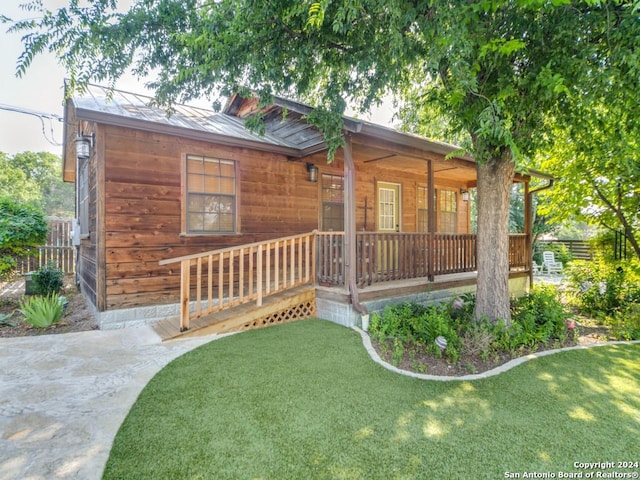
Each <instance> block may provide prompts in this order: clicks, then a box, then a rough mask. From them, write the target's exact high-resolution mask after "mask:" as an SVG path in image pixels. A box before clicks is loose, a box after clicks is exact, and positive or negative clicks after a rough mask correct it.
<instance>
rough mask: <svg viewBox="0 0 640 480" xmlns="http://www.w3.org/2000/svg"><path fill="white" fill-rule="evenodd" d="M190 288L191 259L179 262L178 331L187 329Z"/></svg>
mask: <svg viewBox="0 0 640 480" xmlns="http://www.w3.org/2000/svg"><path fill="white" fill-rule="evenodd" d="M190 290H191V260H183V261H181V262H180V331H181V332H184V331H186V330H189V295H190Z"/></svg>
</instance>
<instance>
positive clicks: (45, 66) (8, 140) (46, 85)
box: [0, 0, 392, 155]
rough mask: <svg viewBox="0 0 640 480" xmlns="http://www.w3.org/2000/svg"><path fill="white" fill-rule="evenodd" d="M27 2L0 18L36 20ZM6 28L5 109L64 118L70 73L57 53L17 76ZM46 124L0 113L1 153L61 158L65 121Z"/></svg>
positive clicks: (0, 74) (140, 85)
mask: <svg viewBox="0 0 640 480" xmlns="http://www.w3.org/2000/svg"><path fill="white" fill-rule="evenodd" d="M24 1H26V0H2V4H1V6H0V14H2V15H5V16H7V17H9V18H11V19H13V20H17V19H24V18H31V17H30V16H31V15H33V13H32V12H25V11H23V10H22V9H21V8H20V7H19V5H21V4H22V3H24ZM44 3H45V5H47V6H48V7H49V8H55V7H56V6H61V5H64V4H67V2H65V1H64V0H48V1H47V0H45V1H44ZM127 3H128V2H127ZM7 28H8V25H7V24H0V29H1V30H0V105H9V106H11V107H18V108H21V109H26V110H33V111H37V112H42V113H47V114H55V115H59V116H60V117H62V115H63V84H64V79H65V77H66V76H67V75H66V72H65V71H64V69H63V68H62V66H60V65H59V64H58V62H57V60H56V58H55V57H54V56H53V55H52V54H48V53H46V54H42V55H39V56H37V57H36V58H35V59H34V61H33V63H32V64H31V67H29V69H27V71H26V74H25V75H24V76H23V77H22V78H18V77H16V75H15V72H16V62H17V59H18V57H19V56H20V54H21V53H22V51H23V46H22V42H21V39H20V37H21V35H20V34H9V33H7ZM116 87H117V88H120V89H122V90H126V91H130V92H135V93H140V94H145V93H146V94H149V92H147V91H146V90H145V88H144V81H141V80H140V81H139V80H137V79H135V78H134V77H133V76H128V77H126V78H123V79H121V80H120V81H119V82H118V84H117V85H116ZM198 105H199V106H202V107H205V108H206V107H207V106H208V105H210V102H202V103H200V102H198ZM391 116H392V109H391V107H390V105H389V103H386V104H385V105H383V106H382V107H381V108H379V109H376V110H375V112H373V113H372V114H371V116H370V117H369V118H366V119H367V120H371V121H374V122H377V123H380V124H383V125H385V124H389V123H390V122H391ZM44 122H45V123H44V133H43V126H42V123H41V121H40V119H38V118H37V117H35V116H32V115H27V114H23V113H16V112H11V111H7V110H4V109H2V108H0V152H4V153H8V154H10V155H14V154H16V153H19V152H23V151H34V152H39V151H47V152H51V153H54V154H57V155H62V147H61V146H60V145H54V144H52V143H51V142H50V141H51V140H52V141H53V142H55V143H61V142H62V122H59V121H57V120H52V121H51V122H49V121H48V120H46V119H45V120H44ZM52 129H53V130H52Z"/></svg>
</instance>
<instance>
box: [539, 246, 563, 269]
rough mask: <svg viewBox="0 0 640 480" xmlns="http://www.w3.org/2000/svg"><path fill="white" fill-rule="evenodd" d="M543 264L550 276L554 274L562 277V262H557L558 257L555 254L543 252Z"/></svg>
mask: <svg viewBox="0 0 640 480" xmlns="http://www.w3.org/2000/svg"><path fill="white" fill-rule="evenodd" d="M542 264H543V266H544V268H545V269H546V270H547V273H548V274H549V275H552V274H554V273H557V274H559V275H562V262H556V256H555V254H554V253H553V252H549V251H547V252H542Z"/></svg>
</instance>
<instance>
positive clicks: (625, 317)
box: [604, 303, 640, 340]
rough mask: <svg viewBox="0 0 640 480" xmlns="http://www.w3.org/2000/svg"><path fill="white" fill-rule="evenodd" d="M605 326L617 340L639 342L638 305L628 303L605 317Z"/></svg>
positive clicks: (639, 313)
mask: <svg viewBox="0 0 640 480" xmlns="http://www.w3.org/2000/svg"><path fill="white" fill-rule="evenodd" d="M604 323H605V325H608V326H609V327H611V334H612V335H613V337H614V338H615V339H617V340H640V303H630V304H628V305H626V306H625V307H624V308H621V309H620V310H617V311H615V312H614V313H613V314H611V315H608V316H607V317H605V320H604Z"/></svg>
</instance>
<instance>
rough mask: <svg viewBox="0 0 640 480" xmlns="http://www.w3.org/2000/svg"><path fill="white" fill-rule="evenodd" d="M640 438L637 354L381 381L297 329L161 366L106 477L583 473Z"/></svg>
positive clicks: (349, 335) (360, 362) (375, 369)
mask: <svg viewBox="0 0 640 480" xmlns="http://www.w3.org/2000/svg"><path fill="white" fill-rule="evenodd" d="M639 439H640V345H616V346H607V347H599V348H592V349H588V350H581V351H571V352H564V353H559V354H557V355H551V356H548V357H544V358H540V359H536V360H533V361H530V362H527V363H526V364H524V365H522V366H520V367H517V368H516V369H514V370H511V371H509V372H507V373H505V374H503V375H499V376H497V377H493V378H490V379H486V380H480V381H474V382H435V381H424V380H416V379H412V378H408V377H404V376H400V375H397V374H394V373H391V372H389V371H387V370H385V369H384V368H382V367H381V366H379V365H377V364H375V363H374V362H373V361H372V360H371V359H370V358H369V356H368V355H367V354H366V352H365V350H364V348H363V347H362V343H361V340H360V337H359V335H358V334H357V333H355V332H354V331H352V330H349V329H346V328H344V327H340V326H337V325H334V324H332V323H329V322H325V321H319V320H306V321H300V322H295V323H291V324H286V325H280V326H276V327H270V328H266V329H262V330H255V331H249V332H246V333H242V334H238V335H234V336H231V337H227V338H224V339H221V340H217V341H214V342H211V343H209V344H207V345H204V346H202V347H200V348H198V349H197V350H194V351H192V352H190V353H187V354H186V355H184V356H182V357H181V358H179V359H177V360H175V361H174V362H172V363H171V364H170V365H168V366H167V367H166V368H164V369H163V370H162V371H161V372H159V373H158V374H157V375H156V376H155V377H154V378H153V380H152V381H151V382H150V383H149V384H148V385H147V387H146V388H145V389H144V390H143V392H142V393H141V395H140V397H139V399H138V401H137V402H136V404H135V405H134V406H133V408H132V409H131V412H130V413H129V415H128V417H127V418H126V420H125V422H124V423H123V425H122V426H121V428H120V431H119V432H118V435H117V437H116V439H115V443H114V446H113V449H112V451H111V455H110V458H109V461H108V463H107V466H106V470H105V474H104V478H107V479H111V478H123V479H165V478H166V479H296V480H297V479H306V478H314V479H315V478H321V479H367V480H369V479H385V480H387V479H459V478H469V479H476V478H491V479H497V478H507V472H511V473H519V474H520V475H523V474H524V472H537V473H544V472H554V473H555V474H556V475H558V472H560V471H562V472H583V473H586V472H588V470H586V471H585V470H579V469H577V468H574V462H599V461H613V462H618V461H640V457H639V456H638V452H639V450H638V442H639ZM599 471H600V470H599ZM602 471H605V470H602ZM612 471H613V470H606V472H612ZM620 471H623V470H620ZM625 471H627V472H629V471H636V472H637V471H639V470H638V469H635V470H633V469H632V470H625ZM513 478H515V477H513ZM524 478H526V477H524ZM556 478H557V477H556ZM594 478H596V477H594Z"/></svg>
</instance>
